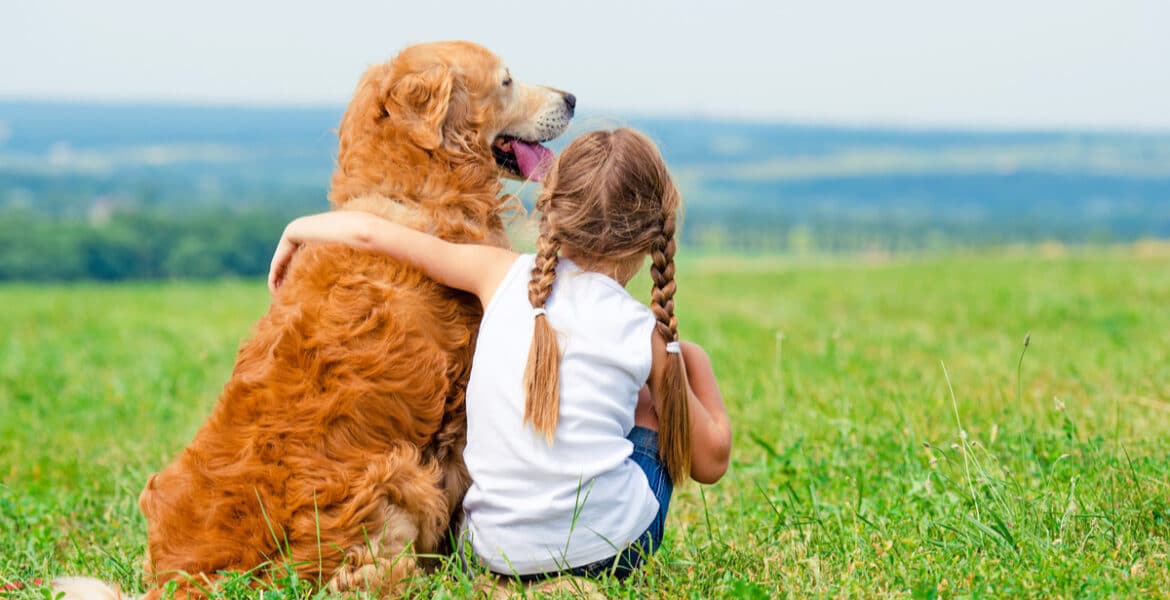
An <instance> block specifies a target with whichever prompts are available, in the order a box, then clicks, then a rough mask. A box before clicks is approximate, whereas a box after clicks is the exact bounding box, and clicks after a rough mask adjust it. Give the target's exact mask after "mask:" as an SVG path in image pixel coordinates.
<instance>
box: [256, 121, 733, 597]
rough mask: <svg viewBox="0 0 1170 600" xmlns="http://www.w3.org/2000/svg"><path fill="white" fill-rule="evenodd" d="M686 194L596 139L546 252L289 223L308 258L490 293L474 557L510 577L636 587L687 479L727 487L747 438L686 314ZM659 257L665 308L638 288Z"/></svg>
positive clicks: (656, 294)
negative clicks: (682, 337)
mask: <svg viewBox="0 0 1170 600" xmlns="http://www.w3.org/2000/svg"><path fill="white" fill-rule="evenodd" d="M679 204H680V198H679V194H678V190H677V189H676V188H675V186H674V183H673V182H672V181H671V178H670V174H669V173H668V172H667V170H666V166H665V164H664V163H663V161H662V157H661V156H660V155H659V153H658V149H657V148H656V147H655V146H654V144H653V143H652V142H651V141H650V140H649V139H647V138H646V137H645V136H643V135H641V134H639V133H637V132H635V131H633V130H631V129H617V130H614V131H595V132H592V133H589V134H586V135H583V136H581V137H580V138H578V139H577V140H575V141H574V142H572V143H571V144H569V146H568V147H567V148H565V150H564V152H563V153H562V154H561V156H560V159H559V160H558V161H557V164H556V166H555V167H554V170H553V172H552V173H551V174H550V176H549V178H548V181H547V183H546V185H545V189H544V193H543V194H542V195H541V197H540V199H539V200H538V201H537V204H536V208H537V209H538V210H539V211H540V212H541V219H540V238H539V240H538V242H537V247H538V252H537V253H536V255H531V254H526V255H517V254H515V253H513V252H510V251H508V250H504V249H500V248H496V247H491V246H475V245H460V244H452V243H449V242H446V241H443V240H441V239H438V238H436V237H432V236H430V235H427V234H424V233H420V232H418V231H415V230H413V229H409V228H406V227H403V226H400V225H397V224H394V223H391V222H389V221H385V220H382V219H381V218H379V217H376V216H373V215H369V214H367V213H358V212H329V213H324V214H320V215H314V216H309V217H303V218H300V219H297V220H295V221H293V222H292V223H290V224H289V226H288V227H287V228H286V229H285V231H284V235H283V237H282V238H281V240H280V244H279V246H278V247H277V250H276V255H275V256H274V257H273V259H272V270H271V272H270V274H269V285H270V287H271V288H272V289H274V290H275V288H276V286H278V285H279V284H280V281H281V277H282V275H283V272H284V268H285V266H286V265H287V264H288V261H289V260H290V259H291V257H292V255H293V253H294V252H295V250H296V247H297V246H298V245H300V244H303V243H305V242H342V243H346V244H351V245H353V246H356V247H359V248H363V249H367V250H371V251H375V252H380V253H383V254H385V255H387V256H389V257H391V258H394V259H396V260H401V261H406V262H410V263H413V264H415V265H417V266H418V268H420V269H422V270H423V271H424V272H425V273H426V274H427V275H428V276H430V277H432V278H434V279H435V280H436V281H439V282H440V283H443V284H445V285H448V286H451V287H454V288H459V289H462V290H466V291H468V292H471V293H473V294H475V295H476V296H477V297H478V298H479V300H480V302H482V303H483V307H484V313H483V321H482V324H481V326H480V330H479V338H478V341H477V343H476V348H475V357H474V360H473V362H472V370H471V377H470V381H469V382H468V386H467V448H466V450H465V451H464V454H463V457H464V460H465V462H466V463H467V468H468V470H469V471H470V473H471V478H472V482H473V483H472V485H471V489H469V490H468V492H467V496H466V498H465V499H464V502H463V508H464V512H465V517H466V519H465V533H466V534H467V535H468V538H469V539H470V543H471V547H472V548H473V549H474V551H475V553H476V554H477V555H478V556H479V558H480V559H481V560H482V561H483V562H484V563H485V564H486V565H487V567H488V568H489V569H491V570H492V571H493V572H495V573H498V574H503V575H513V576H518V577H520V578H521V579H524V580H531V579H536V578H541V577H546V576H551V575H555V574H559V573H564V572H569V573H572V574H576V575H585V576H593V575H599V574H601V573H607V572H608V573H613V574H615V575H616V576H618V577H625V576H626V575H629V573H630V572H631V571H632V570H633V569H635V568H637V567H638V566H639V565H640V564H641V560H642V558H643V557H644V556H645V555H648V554H650V553H652V552H654V551H655V550H656V549H657V547H658V544H659V543H660V542H661V541H662V533H663V525H664V521H665V517H666V511H667V506H668V504H669V502H670V495H671V492H672V489H673V484H672V482H676V481H683V480H685V479H686V478H687V477H688V476H689V477H690V478H692V479H694V480H696V481H699V482H702V483H714V482H715V481H717V480H718V479H719V478H720V477H722V476H723V473H724V472H725V471H726V470H727V462H728V456H729V454H730V450H731V429H730V424H729V422H728V419H727V413H726V410H725V409H724V407H723V401H722V399H721V398H720V395H719V390H718V387H717V385H716V382H715V375H714V373H713V372H712V369H711V363H710V361H709V360H708V359H707V356H706V354H705V353H704V352H703V350H702V349H701V348H699V347H698V346H696V345H694V344H684V343H681V342H679V339H678V330H677V325H678V321H677V319H676V318H675V316H674V299H673V298H674V293H675V288H676V286H675V282H674V252H675V241H674V234H675V224H676V218H677V212H678V210H679V208H680V207H679ZM647 256H649V257H650V259H651V267H650V274H651V277H652V278H653V281H654V289H653V295H652V302H653V304H652V306H651V308H650V309H647V308H646V307H645V306H643V305H642V304H640V303H639V302H638V301H636V300H635V299H634V298H633V297H631V296H630V294H629V293H628V292H626V290H625V287H624V286H625V285H626V283H627V282H629V280H630V279H631V278H632V277H633V276H634V275H635V274H636V273H637V272H638V271H639V270H640V269H641V267H642V265H643V264H644V263H645V259H646V257H647Z"/></svg>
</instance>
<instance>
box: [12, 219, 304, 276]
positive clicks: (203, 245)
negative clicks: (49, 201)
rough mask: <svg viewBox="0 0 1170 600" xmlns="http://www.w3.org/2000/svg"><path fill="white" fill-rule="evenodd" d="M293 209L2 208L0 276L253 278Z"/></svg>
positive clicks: (264, 264) (263, 270)
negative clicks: (95, 216)
mask: <svg viewBox="0 0 1170 600" xmlns="http://www.w3.org/2000/svg"><path fill="white" fill-rule="evenodd" d="M291 216H292V215H289V214H282V213H279V212H274V211H268V212H264V211H254V212H241V213H227V212H225V211H208V212H204V213H195V214H186V215H182V216H176V215H166V214H164V213H154V212H116V213H113V214H111V215H109V216H108V217H107V218H105V219H103V220H102V221H101V222H90V221H83V220H63V219H54V218H51V217H47V216H45V215H43V214H38V213H34V212H31V211H17V210H8V211H3V212H0V281H13V280H24V281H73V280H83V279H87V280H99V281H118V280H124V279H164V278H212V277H223V276H240V277H251V276H260V275H263V274H264V273H267V270H268V263H269V259H271V257H272V251H273V249H274V248H275V245H276V242H277V240H278V239H279V238H280V234H281V232H282V231H283V229H284V226H285V224H287V223H288V220H289V219H290V218H291Z"/></svg>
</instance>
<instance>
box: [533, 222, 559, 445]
mask: <svg viewBox="0 0 1170 600" xmlns="http://www.w3.org/2000/svg"><path fill="white" fill-rule="evenodd" d="M541 225H542V227H541V230H542V231H541V234H540V238H539V239H537V241H536V246H537V252H536V264H535V265H534V266H533V267H532V278H531V279H529V280H528V302H530V303H531V304H532V308H534V309H537V308H540V309H542V308H544V304H545V302H546V301H548V296H549V294H550V293H551V292H552V286H553V280H554V279H556V276H557V272H556V268H557V254H558V253H559V252H560V250H561V242H560V240H558V239H557V236H556V235H555V234H553V233H551V232H550V231H549V229H551V227H549V224H548V214H547V213H545V214H544V216H543V217H542V219H541ZM534 321H535V322H534V323H533V328H532V345H531V346H530V347H529V350H528V365H527V366H526V367H525V369H524V388H525V399H524V422H525V423H529V422H531V423H532V427H533V428H534V429H535V430H536V431H538V432H540V433H543V434H544V437H545V439H546V440H548V443H549V444H551V443H552V441H553V433H554V432H555V431H556V429H557V417H558V416H559V414H560V407H561V394H560V369H561V365H560V349H559V348H557V336H556V333H555V332H554V331H553V328H552V326H551V325H549V322H548V316H547V315H545V314H535V315H534Z"/></svg>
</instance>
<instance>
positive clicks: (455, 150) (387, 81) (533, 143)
mask: <svg viewBox="0 0 1170 600" xmlns="http://www.w3.org/2000/svg"><path fill="white" fill-rule="evenodd" d="M575 106H576V98H574V97H573V95H572V94H569V93H567V92H564V91H561V90H556V89H553V88H549V87H544V86H538V85H531V84H526V83H523V82H521V81H519V80H517V79H514V78H513V77H512V74H511V72H510V71H509V70H508V67H507V65H505V64H504V62H503V61H502V60H500V58H499V57H497V56H496V55H495V54H493V53H491V52H490V51H488V50H487V49H485V48H483V47H481V46H478V45H476V44H472V43H469V42H437V43H430V44H419V45H417V46H411V47H409V48H407V49H405V50H403V51H402V52H401V53H399V54H398V56H396V57H395V58H394V59H393V60H391V61H390V62H388V63H385V64H380V65H375V66H373V67H371V68H370V69H369V70H367V71H366V73H365V75H364V76H363V77H362V81H361V83H360V84H359V85H358V89H357V92H356V93H355V96H354V99H353V101H352V102H351V103H350V106H349V108H348V109H347V110H346V114H345V116H344V117H343V119H342V122H341V128H340V130H339V132H338V133H339V137H340V151H339V156H338V162H339V165H338V166H339V170H347V169H351V168H352V169H363V168H377V167H378V166H379V165H378V164H377V163H379V162H382V161H387V160H390V161H392V160H395V159H396V158H399V157H400V155H401V154H402V153H403V152H406V153H408V154H410V153H413V155H414V157H415V159H414V160H411V161H410V162H413V163H416V164H417V163H418V160H419V158H420V157H421V158H425V159H426V161H427V162H428V163H431V166H434V165H433V163H434V162H435V161H436V160H437V161H439V162H442V161H446V162H448V163H450V164H451V165H452V166H453V167H455V166H460V165H468V164H469V163H470V164H474V163H479V164H480V165H482V166H484V167H491V168H494V171H493V173H492V175H493V176H499V175H504V176H509V177H514V178H524V179H539V178H540V176H541V175H542V174H543V172H544V170H545V169H546V168H547V167H548V166H550V165H551V162H552V152H550V151H549V150H548V149H547V148H545V147H544V146H542V145H541V144H540V142H544V141H548V140H550V139H552V138H555V137H557V136H558V135H560V134H561V133H563V132H564V131H565V129H566V128H567V127H568V125H569V121H570V119H572V117H573V112H574V109H575ZM403 146H409V148H403ZM371 150H373V151H371ZM351 159H352V160H351ZM348 162H354V163H357V164H347V163H348ZM370 162H373V163H374V164H367V163H370ZM384 166H388V165H384ZM335 183H336V178H335Z"/></svg>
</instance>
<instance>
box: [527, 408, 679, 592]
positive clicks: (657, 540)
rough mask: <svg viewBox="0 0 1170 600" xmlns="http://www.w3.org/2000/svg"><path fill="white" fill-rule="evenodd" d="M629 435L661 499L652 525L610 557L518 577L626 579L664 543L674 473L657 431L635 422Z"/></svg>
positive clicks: (635, 455) (638, 461) (637, 459)
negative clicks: (662, 454) (661, 451)
mask: <svg viewBox="0 0 1170 600" xmlns="http://www.w3.org/2000/svg"><path fill="white" fill-rule="evenodd" d="M626 439H628V440H630V441H631V442H633V443H634V453H633V454H632V455H631V456H630V458H631V459H632V460H633V461H634V462H635V463H636V464H637V465H638V466H639V467H641V469H642V471H643V472H644V473H645V474H646V481H648V482H649V483H650V490H651V491H652V492H653V493H654V497H655V498H657V499H658V514H657V515H655V516H654V520H653V521H651V523H650V526H649V527H647V528H646V531H645V532H644V533H642V535H641V536H639V537H638V539H636V540H634V541H633V542H632V543H631V544H630V545H629V546H628V547H626V548H624V549H623V550H621V551H619V552H618V553H617V554H615V555H614V556H611V557H609V558H603V559H601V560H599V561H596V562H593V563H589V564H587V565H583V566H580V567H573V568H570V569H565V570H564V571H552V572H549V573H534V574H531V575H520V576H518V577H517V579H519V580H520V581H524V582H530V581H541V580H544V579H548V578H551V577H559V576H561V575H576V576H578V577H600V576H602V575H606V574H609V575H612V576H614V577H617V578H618V579H625V578H626V577H629V576H630V574H631V573H633V572H634V571H635V570H636V569H637V568H638V567H640V566H642V562H643V561H644V560H645V559H646V558H647V557H649V556H650V555H651V554H654V552H655V551H657V550H658V546H659V545H661V544H662V533H663V531H664V529H665V526H666V511H667V509H668V508H670V495H671V494H672V493H673V492H674V483H673V482H672V481H671V480H670V474H669V473H668V472H667V470H666V465H665V464H663V462H662V459H661V458H659V457H658V432H657V431H654V430H653V429H646V428H645V427H638V426H635V427H634V429H633V430H631V431H630V435H628V436H626ZM512 577H516V576H512Z"/></svg>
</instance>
